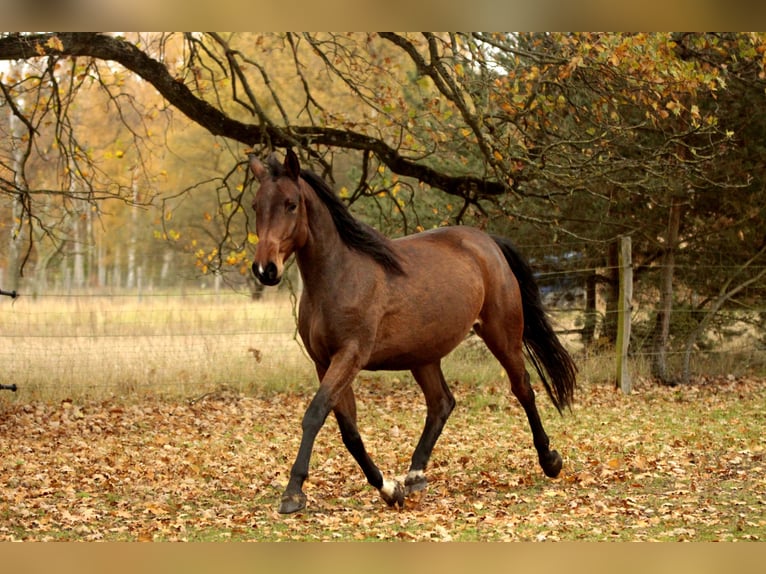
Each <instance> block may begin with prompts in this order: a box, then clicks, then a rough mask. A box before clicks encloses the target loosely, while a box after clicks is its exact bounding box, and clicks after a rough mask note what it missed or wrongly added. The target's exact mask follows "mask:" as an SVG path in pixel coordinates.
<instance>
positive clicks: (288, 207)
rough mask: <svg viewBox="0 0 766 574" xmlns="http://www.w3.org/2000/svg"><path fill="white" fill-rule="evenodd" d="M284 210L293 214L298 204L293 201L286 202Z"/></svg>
mask: <svg viewBox="0 0 766 574" xmlns="http://www.w3.org/2000/svg"><path fill="white" fill-rule="evenodd" d="M285 210H286V211H287V213H295V212H296V211H297V210H298V204H297V203H295V202H293V201H286V202H285Z"/></svg>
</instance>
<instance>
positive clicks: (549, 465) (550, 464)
mask: <svg viewBox="0 0 766 574" xmlns="http://www.w3.org/2000/svg"><path fill="white" fill-rule="evenodd" d="M563 464H564V461H563V460H562V459H561V455H560V454H559V453H558V452H557V451H555V450H552V451H550V452H548V453H547V454H546V455H545V456H540V466H541V467H542V468H543V472H544V473H545V476H547V477H550V478H556V477H557V476H558V475H559V473H560V472H561V467H562V466H563Z"/></svg>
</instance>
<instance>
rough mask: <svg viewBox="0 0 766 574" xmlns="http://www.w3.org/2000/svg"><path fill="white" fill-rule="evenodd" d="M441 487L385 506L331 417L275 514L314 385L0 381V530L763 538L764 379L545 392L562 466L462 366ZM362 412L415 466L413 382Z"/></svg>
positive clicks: (370, 397) (400, 465)
mask: <svg viewBox="0 0 766 574" xmlns="http://www.w3.org/2000/svg"><path fill="white" fill-rule="evenodd" d="M451 386H452V388H453V390H454V393H455V395H456V398H457V400H458V406H457V408H456V410H455V413H454V414H453V416H452V418H451V419H450V421H449V422H448V423H447V427H446V428H445V431H444V434H443V436H442V438H441V440H440V441H439V443H438V444H437V447H436V449H435V451H434V455H433V458H432V462H431V465H430V467H429V470H428V473H427V474H428V478H429V487H428V489H427V490H426V491H424V492H423V493H422V494H420V495H419V496H417V497H413V498H411V499H410V500H408V502H407V505H406V506H405V508H403V509H400V510H392V509H389V508H387V507H386V506H385V504H384V503H383V502H382V501H381V500H380V498H379V496H378V494H377V492H375V491H374V490H373V489H372V488H371V487H369V486H367V485H366V483H365V481H364V477H363V476H362V474H361V471H360V470H359V469H358V468H357V467H356V465H355V463H354V462H353V460H352V459H351V457H350V456H349V455H348V453H347V452H346V450H345V448H344V447H343V445H342V443H341V441H340V437H339V435H338V432H337V426H336V425H335V423H334V421H333V420H332V417H331V418H329V419H328V421H327V424H326V425H325V427H324V428H323V430H322V432H321V433H320V435H319V437H318V439H317V444H316V447H315V450H314V455H313V458H312V466H311V476H310V478H309V480H308V482H307V484H306V488H305V490H306V493H307V495H308V507H307V509H306V510H305V511H304V512H301V513H298V514H295V515H291V516H282V515H279V514H278V513H277V507H278V503H279V496H280V494H281V491H282V488H283V487H284V485H285V483H286V476H287V473H288V470H289V467H290V464H291V463H292V461H293V458H294V456H295V454H296V451H297V445H298V441H299V431H300V420H301V417H302V414H303V410H304V409H305V407H306V405H307V402H308V400H309V398H310V397H308V396H306V395H302V394H298V393H278V392H270V393H268V394H267V395H264V396H246V395H244V394H242V393H239V392H232V391H227V390H226V389H221V390H220V391H219V392H214V393H210V394H207V395H204V396H200V397H189V398H184V399H181V398H173V399H169V398H158V397H153V396H145V397H141V398H132V399H124V398H110V399H106V400H98V401H70V400H64V401H61V402H56V403H52V404H51V403H44V402H35V403H23V402H21V401H16V400H14V399H12V398H10V396H9V395H4V396H3V397H2V398H0V445H2V447H0V452H1V453H2V455H1V457H0V540H6V541H9V540H127V541H136V540H147V541H148V540H207V541H213V540H259V541H267V540H268V541H277V540H304V541H305V540H438V541H447V540H497V541H501V540H524V541H545V540H668V541H676V540H722V541H728V540H763V539H764V537H766V472H764V467H765V466H766V462H765V461H764V454H765V453H766V437H764V435H763V432H762V429H763V428H764V424H765V423H766V409H764V404H766V382H764V381H762V380H757V379H734V378H729V379H727V378H725V377H724V378H721V379H717V380H710V381H704V380H702V381H697V382H696V383H695V384H693V385H689V386H685V387H676V388H668V387H662V386H658V385H655V384H653V383H651V382H641V381H639V382H638V383H637V385H636V389H635V390H634V392H633V393H632V394H631V395H629V396H626V395H624V394H622V393H621V392H619V391H617V390H615V389H614V388H613V386H612V385H607V384H589V383H588V382H587V381H586V382H581V383H580V389H579V392H578V399H577V403H576V405H575V406H574V408H573V409H572V411H571V412H565V413H564V415H563V416H559V415H558V413H556V411H555V410H554V409H553V408H552V407H551V406H550V403H549V402H548V401H547V397H545V396H544V395H543V394H542V393H540V394H539V395H538V404H539V406H540V407H541V412H542V416H543V419H544V423H545V425H546V430H547V431H548V433H549V434H550V436H551V439H552V446H553V447H554V448H557V449H558V450H559V451H560V452H561V453H562V455H563V456H564V470H563V471H562V474H561V475H560V477H559V478H557V479H554V480H551V479H548V478H546V477H545V476H544V475H543V474H542V471H541V470H540V468H539V466H538V465H537V462H536V454H535V451H534V449H533V448H532V445H531V435H530V433H529V430H528V426H527V422H526V420H525V419H524V416H523V411H522V410H521V408H520V407H519V406H518V404H517V403H515V401H514V400H513V399H512V397H511V396H510V394H509V393H508V392H507V389H506V388H505V386H504V384H503V383H502V382H499V383H498V384H497V385H483V386H482V387H480V388H474V387H473V386H472V385H471V384H470V383H466V382H460V381H453V382H452V383H451ZM356 388H357V396H358V400H359V403H360V405H359V417H360V429H361V432H362V435H363V437H364V438H365V440H366V443H367V446H368V449H369V451H370V452H371V454H372V456H373V458H374V460H375V461H376V462H377V464H378V465H379V466H380V467H381V469H382V470H383V472H384V474H385V475H387V476H392V475H395V476H402V475H403V474H405V473H406V470H407V466H408V463H409V456H410V455H411V452H412V449H413V448H414V444H415V442H416V440H417V436H418V434H419V432H420V429H421V428H422V424H423V417H424V414H425V407H424V405H423V400H422V397H421V395H420V394H419V391H418V389H417V386H416V385H414V383H412V382H411V381H408V380H406V379H402V380H400V379H392V378H381V379H369V380H366V379H363V380H360V381H358V382H357V386H356Z"/></svg>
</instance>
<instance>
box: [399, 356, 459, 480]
mask: <svg viewBox="0 0 766 574" xmlns="http://www.w3.org/2000/svg"><path fill="white" fill-rule="evenodd" d="M412 374H413V375H414V377H415V380H416V381H417V382H418V385H420V388H421V389H422V391H423V395H424V396H425V399H426V408H427V412H426V422H425V426H424V427H423V432H422V434H421V435H420V440H419V441H418V444H417V446H416V447H415V452H414V453H413V454H412V463H411V464H410V470H409V472H408V473H407V477H406V478H405V480H404V487H405V490H406V493H407V494H410V493H411V492H416V491H418V490H422V489H424V488H425V487H426V483H427V481H426V475H425V470H426V465H427V464H428V459H429V458H431V452H432V451H433V448H434V446H435V445H436V441H437V440H438V439H439V436H440V435H441V432H442V429H444V425H445V423H446V422H447V419H448V418H449V416H450V413H451V412H452V409H454V408H455V397H453V396H452V393H451V392H450V390H449V388H448V387H447V381H445V380H444V374H443V373H442V370H441V366H440V364H439V363H438V362H436V363H432V364H430V365H424V366H422V367H418V368H416V369H413V370H412Z"/></svg>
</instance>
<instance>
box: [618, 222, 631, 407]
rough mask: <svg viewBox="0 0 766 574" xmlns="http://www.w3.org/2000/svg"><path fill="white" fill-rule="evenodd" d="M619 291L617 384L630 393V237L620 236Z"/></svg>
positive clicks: (624, 391) (626, 392) (623, 390)
mask: <svg viewBox="0 0 766 574" xmlns="http://www.w3.org/2000/svg"><path fill="white" fill-rule="evenodd" d="M618 261H619V264H618V265H619V272H620V292H619V300H618V302H617V386H618V387H620V389H621V390H622V392H623V393H625V394H626V395H627V394H630V391H631V389H632V388H633V384H632V381H631V380H630V372H629V370H628V347H629V346H630V312H631V309H632V306H631V300H632V298H633V262H632V260H631V242H630V237H620V249H619V259H618Z"/></svg>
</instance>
